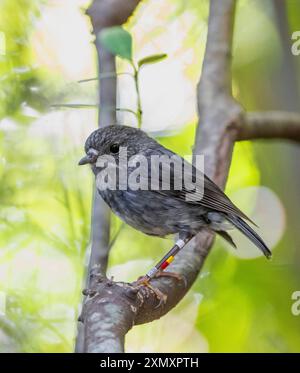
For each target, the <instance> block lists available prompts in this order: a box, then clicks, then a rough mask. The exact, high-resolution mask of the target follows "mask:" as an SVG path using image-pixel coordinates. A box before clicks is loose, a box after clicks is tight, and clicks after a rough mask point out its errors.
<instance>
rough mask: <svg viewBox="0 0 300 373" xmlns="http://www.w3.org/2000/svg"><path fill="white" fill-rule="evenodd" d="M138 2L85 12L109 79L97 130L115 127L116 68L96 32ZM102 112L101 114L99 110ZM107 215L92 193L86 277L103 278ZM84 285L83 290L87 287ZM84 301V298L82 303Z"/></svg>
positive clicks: (97, 5) (102, 0)
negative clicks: (93, 274)
mask: <svg viewBox="0 0 300 373" xmlns="http://www.w3.org/2000/svg"><path fill="white" fill-rule="evenodd" d="M138 2H139V0H126V1H125V0H109V1H107V0H94V1H93V2H92V4H91V5H90V7H89V8H88V10H87V12H86V13H87V14H88V15H89V17H90V19H91V22H92V26H93V33H94V35H95V36H96V42H95V44H96V50H97V56H98V70H99V71H98V76H103V75H105V74H110V75H111V76H110V78H109V79H103V80H101V84H100V79H99V99H98V102H99V107H100V110H99V116H98V125H99V127H103V126H107V125H109V124H115V123H116V111H115V110H105V108H116V78H115V76H116V74H115V72H116V67H115V58H114V56H113V55H112V54H111V53H109V52H108V51H106V50H105V48H103V47H102V45H101V42H100V40H99V38H98V34H99V32H100V31H101V30H102V29H103V28H105V27H109V26H114V25H121V24H122V23H124V22H125V21H126V20H127V18H128V17H129V16H130V15H131V14H132V12H133V10H134V9H135V7H136V5H137V4H138ZM101 108H103V109H104V110H101ZM109 236H110V211H109V208H108V206H107V205H106V204H105V202H104V201H103V200H102V198H101V197H100V196H99V194H98V193H97V191H96V190H94V196H93V203H92V217H91V254H90V259H89V266H88V273H90V272H91V270H92V268H93V267H94V266H97V268H98V271H99V273H101V274H103V275H104V274H105V273H106V269H107V262H108V255H109V250H110V245H109ZM89 286H90V284H89V281H88V280H87V281H86V287H89ZM85 301H86V299H85V298H84V300H83V303H85ZM84 340H85V331H84V327H83V325H82V324H79V325H78V333H77V338H76V346H75V351H76V352H83V351H84V343H85V342H84Z"/></svg>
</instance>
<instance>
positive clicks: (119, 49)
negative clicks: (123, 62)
mask: <svg viewBox="0 0 300 373" xmlns="http://www.w3.org/2000/svg"><path fill="white" fill-rule="evenodd" d="M98 37H99V40H100V43H101V45H102V46H103V47H104V48H105V49H106V50H108V51H109V52H111V53H112V54H113V55H115V56H119V57H121V58H124V59H127V60H129V61H132V37H131V35H130V34H129V32H128V31H126V30H124V29H123V28H122V27H121V26H114V27H107V28H104V29H103V30H101V31H100V32H99V34H98Z"/></svg>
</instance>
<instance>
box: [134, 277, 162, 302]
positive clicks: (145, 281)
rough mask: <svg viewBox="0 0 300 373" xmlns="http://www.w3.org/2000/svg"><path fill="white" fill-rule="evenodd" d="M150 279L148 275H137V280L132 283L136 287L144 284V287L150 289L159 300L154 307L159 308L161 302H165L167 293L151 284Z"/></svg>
mask: <svg viewBox="0 0 300 373" xmlns="http://www.w3.org/2000/svg"><path fill="white" fill-rule="evenodd" d="M150 280H151V279H150V278H149V277H148V276H142V277H139V278H138V279H137V281H135V282H134V283H133V285H135V286H137V287H143V286H145V287H146V288H148V289H150V290H151V291H152V292H153V293H154V294H155V295H156V298H157V299H158V300H159V303H158V305H157V306H156V307H155V308H159V307H160V306H161V305H162V304H166V302H167V295H166V294H164V293H163V292H162V291H160V290H159V289H158V288H156V287H154V286H152V285H151V284H150Z"/></svg>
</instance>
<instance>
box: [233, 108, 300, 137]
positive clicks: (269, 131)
mask: <svg viewBox="0 0 300 373" xmlns="http://www.w3.org/2000/svg"><path fill="white" fill-rule="evenodd" d="M257 139H281V140H282V139H285V140H290V141H296V142H300V113H292V112H288V111H266V112H257V113H255V112H254V113H246V114H245V116H244V122H243V123H242V124H241V125H240V126H239V127H238V132H237V140H257Z"/></svg>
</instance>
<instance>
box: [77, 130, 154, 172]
mask: <svg viewBox="0 0 300 373" xmlns="http://www.w3.org/2000/svg"><path fill="white" fill-rule="evenodd" d="M153 141H154V140H152V139H151V138H150V137H149V136H148V135H147V134H146V133H145V132H143V131H141V130H139V129H137V128H133V127H127V126H121V125H112V126H107V127H104V128H99V129H97V130H96V131H94V132H92V133H91V134H90V136H89V137H88V138H87V140H86V142H85V152H86V155H85V156H84V157H83V158H82V159H81V160H80V161H79V165H84V164H88V163H89V164H90V165H91V166H92V170H93V172H94V173H97V170H98V169H99V170H100V169H101V168H99V167H97V163H98V162H97V161H98V160H99V158H100V157H101V158H102V159H103V158H107V159H112V158H111V157H113V158H114V160H115V162H116V164H118V162H119V156H120V149H126V152H127V157H128V158H130V157H132V156H134V155H136V154H139V153H140V152H143V150H144V149H146V148H147V147H148V146H149V143H150V144H151V143H152V142H153Z"/></svg>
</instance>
